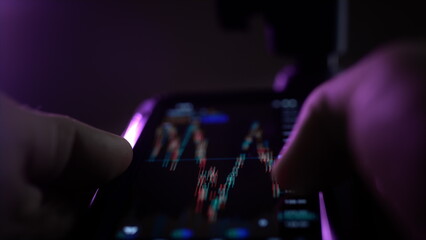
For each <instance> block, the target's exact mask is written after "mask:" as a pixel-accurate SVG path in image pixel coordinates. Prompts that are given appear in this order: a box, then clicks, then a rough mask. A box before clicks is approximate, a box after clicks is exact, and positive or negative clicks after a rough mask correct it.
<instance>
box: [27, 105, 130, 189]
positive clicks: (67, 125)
mask: <svg viewBox="0 0 426 240" xmlns="http://www.w3.org/2000/svg"><path fill="white" fill-rule="evenodd" d="M30 115H32V116H31V117H30V118H29V120H31V122H30V123H28V124H29V125H30V126H31V128H30V131H31V132H30V134H29V135H28V136H29V138H30V139H29V149H30V151H29V153H28V154H29V157H28V162H27V169H28V170H27V172H28V175H29V177H30V178H31V179H33V180H34V181H36V182H39V183H41V182H49V181H52V180H56V179H58V178H60V179H65V180H66V181H67V182H70V183H75V184H76V185H80V184H84V185H87V186H94V185H97V184H101V183H104V182H106V181H108V180H111V179H112V178H114V177H116V176H118V175H119V174H120V173H122V172H123V171H124V170H125V169H126V168H127V167H128V166H129V164H130V161H131V159H132V149H131V147H130V144H129V143H128V142H127V141H126V140H125V139H123V138H121V137H119V136H116V135H114V134H111V133H108V132H105V131H102V130H99V129H96V128H93V127H90V126H88V125H86V124H84V123H81V122H79V121H77V120H75V119H72V118H69V117H65V116H60V115H52V114H45V113H40V112H31V113H30Z"/></svg>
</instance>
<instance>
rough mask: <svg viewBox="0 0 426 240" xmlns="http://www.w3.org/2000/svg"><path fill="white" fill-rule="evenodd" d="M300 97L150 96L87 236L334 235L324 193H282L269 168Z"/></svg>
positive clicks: (96, 202) (95, 205)
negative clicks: (124, 164)
mask: <svg viewBox="0 0 426 240" xmlns="http://www.w3.org/2000/svg"><path fill="white" fill-rule="evenodd" d="M302 102H303V99H301V98H298V97H297V96H291V95H285V94H278V93H273V92H266V91H265V92H253V93H251V92H249V93H223V94H204V95H175V96H169V97H164V98H158V99H151V100H147V101H145V102H144V103H142V104H141V106H140V108H139V109H138V110H137V111H136V113H135V115H134V116H133V118H132V119H131V121H130V123H129V126H128V128H127V129H126V131H125V132H124V134H123V136H124V138H126V139H127V140H128V141H129V142H130V144H131V145H132V147H133V149H134V158H133V162H132V164H131V166H130V167H129V169H128V170H127V171H126V172H125V173H124V174H123V175H122V176H120V177H119V178H118V179H116V180H114V181H113V182H112V183H110V184H109V185H107V186H104V187H101V188H100V189H99V190H98V192H97V194H96V196H95V197H94V199H93V200H92V204H91V209H90V211H91V212H90V216H89V217H88V219H90V223H89V224H87V226H89V227H88V228H87V227H86V230H90V231H88V232H91V233H90V234H91V235H90V238H91V239H114V240H127V239H253V238H255V239H270V240H279V239H283V240H285V239H331V237H330V234H331V233H330V229H329V225H328V220H327V215H326V211H325V205H324V201H323V198H322V193H317V194H314V195H311V196H298V195H295V194H293V193H292V191H291V190H290V189H282V188H280V186H279V185H278V183H277V182H276V181H275V180H274V179H273V178H272V177H271V174H270V173H271V169H272V166H273V163H274V161H275V159H276V158H277V156H278V153H279V152H280V150H281V148H282V146H283V145H284V144H285V143H286V141H287V138H288V137H289V135H290V132H291V130H292V128H293V124H294V122H295V120H296V117H297V115H298V113H299V109H300V106H301V104H302Z"/></svg>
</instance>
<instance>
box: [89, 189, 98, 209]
mask: <svg viewBox="0 0 426 240" xmlns="http://www.w3.org/2000/svg"><path fill="white" fill-rule="evenodd" d="M98 191H99V188H98V189H96V192H95V193H94V194H93V197H92V200H90V204H89V207H90V206H92V205H93V202H95V199H96V196H97V195H98Z"/></svg>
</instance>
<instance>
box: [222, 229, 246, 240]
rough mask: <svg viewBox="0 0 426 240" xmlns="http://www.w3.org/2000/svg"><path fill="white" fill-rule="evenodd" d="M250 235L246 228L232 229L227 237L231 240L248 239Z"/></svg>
mask: <svg viewBox="0 0 426 240" xmlns="http://www.w3.org/2000/svg"><path fill="white" fill-rule="evenodd" d="M249 235H250V233H249V231H248V230H247V229H246V228H231V229H229V230H228V231H227V232H226V237H227V238H231V239H242V238H247V237H248V236H249Z"/></svg>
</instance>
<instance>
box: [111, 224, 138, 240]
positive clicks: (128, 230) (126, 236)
mask: <svg viewBox="0 0 426 240" xmlns="http://www.w3.org/2000/svg"><path fill="white" fill-rule="evenodd" d="M138 236H139V227H137V226H124V227H123V228H122V230H121V231H119V232H118V233H117V235H116V236H115V237H116V238H117V239H123V240H133V239H137V238H138Z"/></svg>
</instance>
